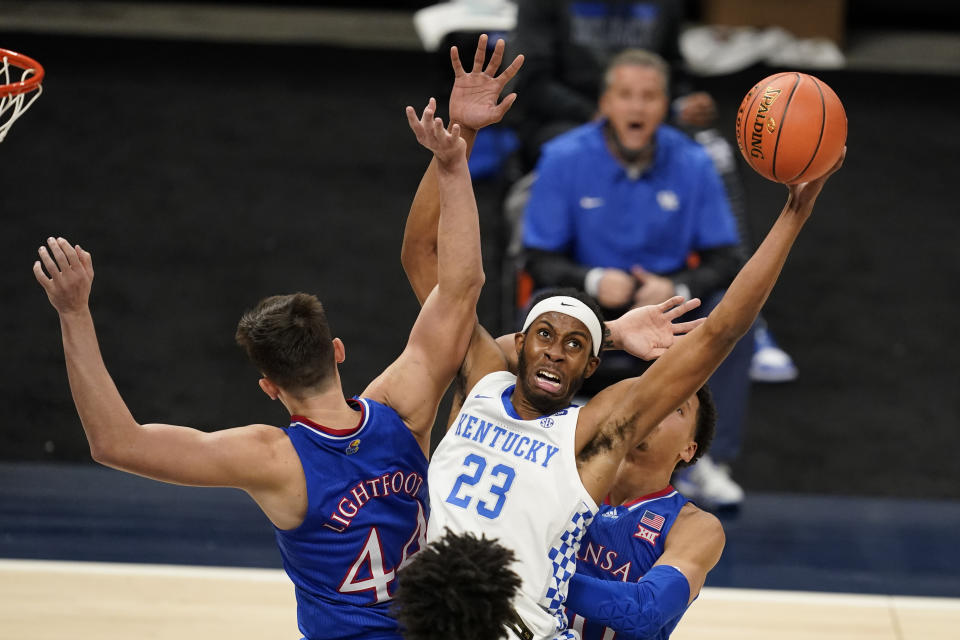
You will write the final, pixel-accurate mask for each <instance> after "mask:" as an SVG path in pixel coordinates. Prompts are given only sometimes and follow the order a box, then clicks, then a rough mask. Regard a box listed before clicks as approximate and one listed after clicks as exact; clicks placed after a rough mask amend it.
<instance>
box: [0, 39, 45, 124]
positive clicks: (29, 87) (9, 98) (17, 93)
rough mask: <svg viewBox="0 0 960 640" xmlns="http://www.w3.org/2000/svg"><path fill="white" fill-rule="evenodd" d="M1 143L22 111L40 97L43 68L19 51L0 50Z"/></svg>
mask: <svg viewBox="0 0 960 640" xmlns="http://www.w3.org/2000/svg"><path fill="white" fill-rule="evenodd" d="M0 61H2V65H0V83H2V84H0V142H3V139H4V138H5V137H6V135H7V131H9V130H10V127H12V126H13V123H14V122H16V121H17V118H19V117H20V116H21V115H22V114H23V112H24V111H26V110H27V109H29V108H30V106H31V105H32V104H33V103H34V102H35V101H36V99H37V98H39V97H40V94H41V93H42V92H43V87H41V85H40V83H41V82H43V67H42V66H40V63H39V62H37V61H36V60H34V59H33V58H29V57H27V56H25V55H23V54H21V53H17V52H15V51H9V50H7V49H0Z"/></svg>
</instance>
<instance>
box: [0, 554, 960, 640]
mask: <svg viewBox="0 0 960 640" xmlns="http://www.w3.org/2000/svg"><path fill="white" fill-rule="evenodd" d="M294 612H295V604H294V598H293V589H292V587H291V586H290V583H289V582H288V580H287V578H286V576H285V575H284V574H283V572H282V571H280V570H277V569H238V568H218V567H184V566H170V565H143V564H124V563H96V562H59V561H45V560H0V640H62V639H63V638H72V639H73V640H94V639H96V640H129V639H130V638H138V639H141V640H142V639H149V640H210V639H211V638H231V640H263V639H267V638H271V639H272V638H290V639H291V640H292V639H293V638H298V637H299V634H298V633H297V628H296V616H295V613H294ZM958 629H960V599H950V598H917V597H907V596H878V595H849V594H832V593H829V594H828V593H812V592H797V591H765V590H753V589H723V588H706V589H704V591H703V593H702V594H701V596H700V598H699V599H698V601H697V602H696V603H695V604H694V606H693V607H691V609H690V611H689V612H688V613H687V615H686V617H685V619H684V620H683V622H681V624H680V626H679V627H678V628H677V630H676V632H675V633H674V635H673V638H674V639H675V640H693V639H697V640H713V639H716V640H727V639H730V640H733V639H737V640H794V639H797V640H807V639H809V638H811V637H815V638H818V640H861V639H863V640H866V639H870V640H888V639H889V640H948V639H951V640H952V639H954V638H956V637H957V631H958Z"/></svg>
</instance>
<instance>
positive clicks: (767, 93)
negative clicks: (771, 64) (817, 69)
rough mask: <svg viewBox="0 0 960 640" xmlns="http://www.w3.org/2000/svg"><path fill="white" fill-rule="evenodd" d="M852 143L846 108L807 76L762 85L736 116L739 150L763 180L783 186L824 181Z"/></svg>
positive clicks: (780, 77)
mask: <svg viewBox="0 0 960 640" xmlns="http://www.w3.org/2000/svg"><path fill="white" fill-rule="evenodd" d="M846 142H847V114H846V112H844V110H843V103H841V102H840V98H838V97H837V94H836V93H834V92H833V89H831V88H830V87H828V86H827V84H826V83H825V82H823V81H822V80H819V79H817V78H814V77H813V76H811V75H808V74H806V73H799V72H796V71H789V72H785V73H776V74H774V75H772V76H770V77H768V78H764V79H763V80H761V81H760V82H758V83H757V84H756V85H754V87H753V88H752V89H750V91H748V92H747V95H746V96H745V97H744V98H743V102H741V103H740V108H739V109H738V110H737V146H738V147H740V153H741V154H743V157H744V159H745V160H746V161H747V163H748V164H749V165H750V166H751V167H753V169H754V170H755V171H756V172H757V173H759V174H760V175H762V176H763V177H764V178H767V179H769V180H773V181H774V182H782V183H784V184H795V183H797V182H807V181H808V180H814V179H816V178H819V177H820V176H822V175H823V174H825V173H826V172H827V171H829V170H830V169H831V168H832V167H833V165H834V164H835V163H836V162H837V160H838V159H839V158H840V154H841V153H842V152H843V146H844V144H846Z"/></svg>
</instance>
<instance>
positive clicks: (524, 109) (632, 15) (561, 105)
mask: <svg viewBox="0 0 960 640" xmlns="http://www.w3.org/2000/svg"><path fill="white" fill-rule="evenodd" d="M685 4H686V5H687V6H686V7H685V6H684V5H685ZM689 4H690V3H684V2H678V1H676V0H586V1H583V0H518V2H517V23H516V27H515V29H514V30H513V32H512V33H511V35H510V46H509V48H510V49H514V50H516V51H522V52H523V53H524V54H525V56H526V59H527V62H526V69H525V71H524V73H523V76H521V77H520V78H519V79H518V81H517V84H516V88H517V91H519V92H520V94H521V95H523V96H524V100H523V101H522V103H521V104H520V106H519V108H518V109H515V110H514V111H513V112H511V124H512V125H514V128H515V129H516V131H517V133H518V136H519V138H520V141H521V154H520V155H521V159H522V170H523V171H524V172H526V171H529V170H531V169H533V167H534V166H536V161H537V158H538V157H539V156H540V150H541V148H542V146H543V144H544V143H546V142H548V141H549V140H550V139H552V138H554V137H556V136H557V135H559V134H561V133H564V132H566V131H569V130H570V129H572V128H574V127H577V126H579V125H581V124H584V123H585V122H588V121H589V120H592V119H593V118H594V117H595V115H596V112H597V99H598V98H599V93H598V90H599V88H600V82H598V80H599V78H600V77H601V76H602V74H603V70H604V69H605V68H606V66H607V65H608V64H609V62H610V60H611V59H612V58H613V57H614V56H615V55H617V54H618V53H620V52H621V51H623V50H625V49H645V50H647V51H651V52H654V53H656V54H658V55H660V56H661V57H662V58H663V59H664V60H665V61H666V62H667V63H668V64H669V65H670V79H671V81H670V91H669V93H670V95H671V96H672V98H673V101H672V103H671V105H670V110H669V117H668V122H670V124H673V125H675V126H676V127H678V128H679V129H680V130H682V131H684V132H685V133H686V134H688V135H689V136H690V137H691V138H693V139H694V140H696V142H697V143H699V144H700V145H702V146H703V148H704V149H705V150H706V151H707V153H708V154H709V155H710V158H711V160H712V161H713V164H714V166H715V167H716V170H717V173H718V174H719V175H720V177H721V178H722V180H723V184H724V187H725V190H726V194H727V198H728V201H729V203H730V207H731V209H732V211H733V214H734V216H735V217H736V219H737V223H738V224H737V228H738V230H739V240H740V243H741V245H742V247H743V248H742V249H741V251H742V252H743V258H744V259H746V256H747V255H748V254H749V251H750V248H751V247H752V246H753V245H754V242H753V239H752V238H751V237H750V231H751V226H752V225H751V224H750V223H749V221H748V220H747V214H748V212H747V208H746V200H745V197H744V193H743V184H742V180H741V178H740V174H739V172H738V170H737V155H738V154H737V152H736V150H735V149H734V147H733V145H732V144H731V143H730V142H729V141H728V140H727V139H726V138H725V137H724V136H723V135H722V133H721V132H720V131H719V130H718V129H717V122H716V120H717V109H716V104H715V103H714V100H713V97H712V96H711V95H710V94H709V93H707V92H705V91H700V90H697V89H696V84H697V82H696V78H695V77H693V76H691V75H690V74H689V73H687V72H686V62H685V60H684V57H683V54H682V53H681V51H680V46H679V45H680V33H681V30H682V28H683V24H684V21H686V20H688V19H689V18H690V17H691V16H690V12H689V10H688V8H689ZM753 335H754V353H753V354H752V357H751V362H750V377H751V379H752V380H753V381H755V382H786V381H790V380H793V379H795V378H796V377H797V367H796V366H795V365H794V363H793V360H792V359H791V358H790V356H789V355H788V354H787V353H786V352H784V351H783V350H782V349H780V348H779V347H778V346H777V344H776V342H775V341H774V340H773V337H772V335H771V334H770V331H769V330H768V329H767V327H766V323H765V322H764V321H763V319H762V318H759V319H758V322H757V325H756V328H755V330H754V332H753ZM721 395H722V394H721ZM722 435H723V429H721V436H722ZM720 445H721V447H720V448H721V449H723V448H724V447H723V445H724V442H723V439H722V438H721V442H720Z"/></svg>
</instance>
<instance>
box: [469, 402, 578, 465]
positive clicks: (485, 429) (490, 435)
mask: <svg viewBox="0 0 960 640" xmlns="http://www.w3.org/2000/svg"><path fill="white" fill-rule="evenodd" d="M454 433H455V434H456V435H458V436H460V437H461V438H466V439H468V440H473V441H474V442H480V443H482V444H486V445H487V446H488V447H490V448H496V447H500V450H501V451H503V452H504V453H513V455H515V456H516V457H517V458H520V459H523V460H529V461H530V462H533V463H534V464H538V463H539V464H540V466H542V467H543V468H547V465H548V464H550V460H551V459H552V458H553V456H555V455H556V454H557V452H558V451H560V447H555V446H553V445H552V444H548V443H546V442H542V441H540V440H537V439H536V438H531V437H529V436H523V435H520V434H519V433H517V432H516V431H511V430H510V429H507V428H506V427H503V426H501V425H498V424H494V423H492V422H487V421H486V420H484V419H482V418H478V417H477V416H474V415H470V414H469V413H466V412H463V413H461V414H460V419H459V420H457V428H456V429H455V430H454ZM488 440H489V442H488Z"/></svg>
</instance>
